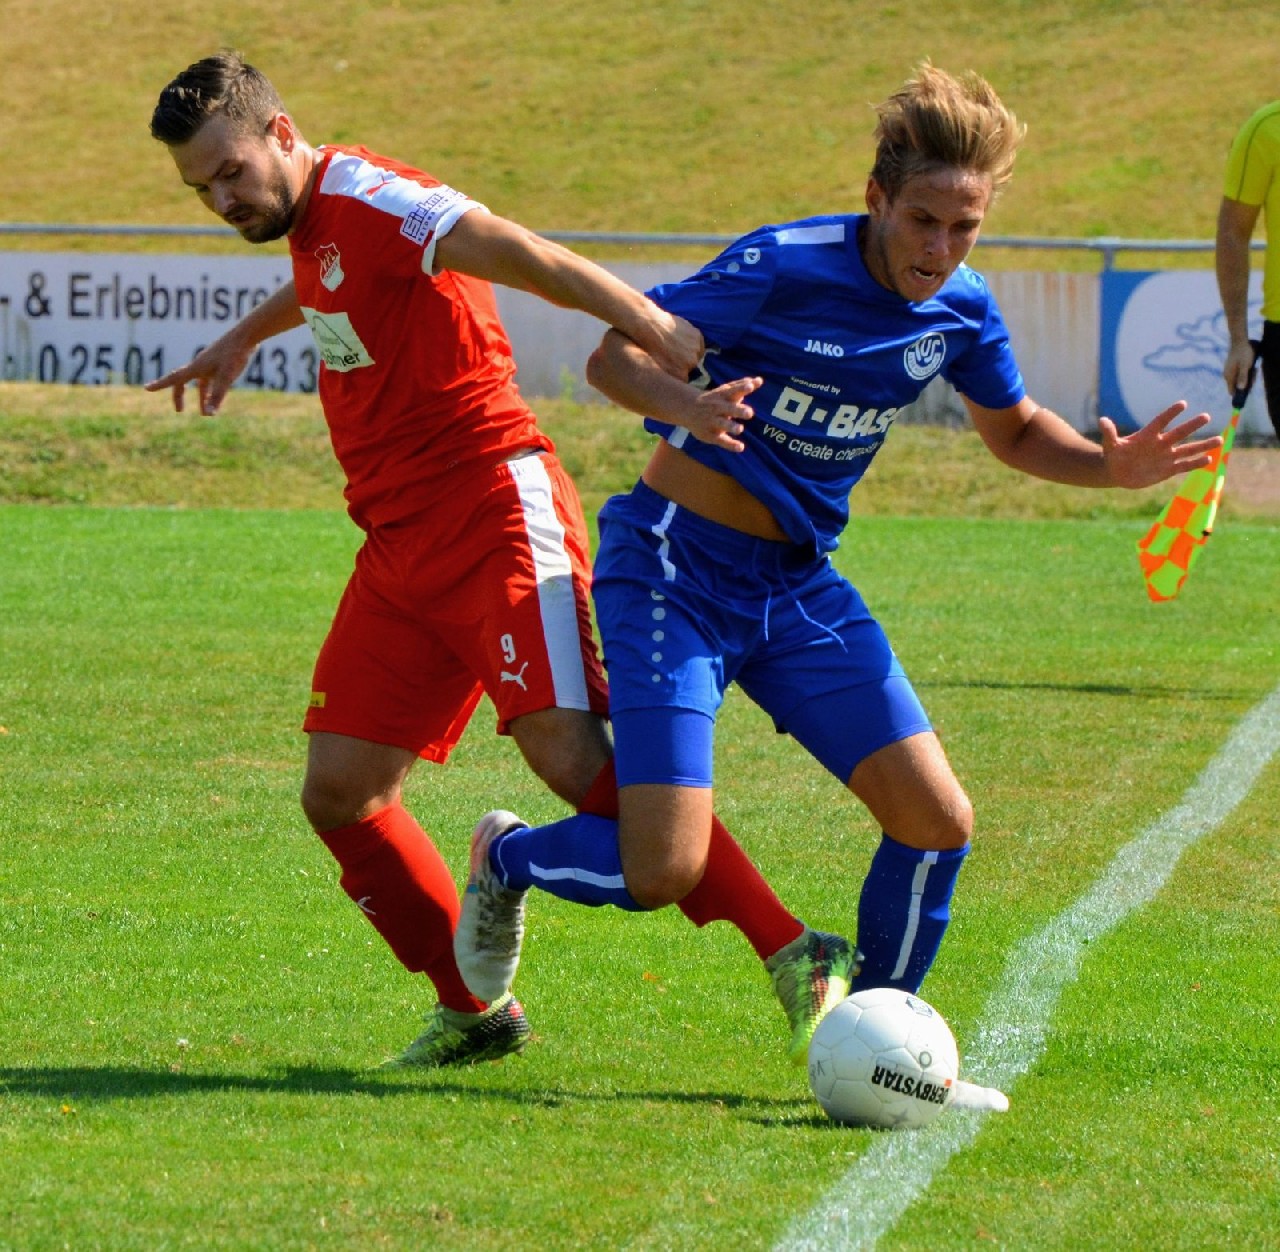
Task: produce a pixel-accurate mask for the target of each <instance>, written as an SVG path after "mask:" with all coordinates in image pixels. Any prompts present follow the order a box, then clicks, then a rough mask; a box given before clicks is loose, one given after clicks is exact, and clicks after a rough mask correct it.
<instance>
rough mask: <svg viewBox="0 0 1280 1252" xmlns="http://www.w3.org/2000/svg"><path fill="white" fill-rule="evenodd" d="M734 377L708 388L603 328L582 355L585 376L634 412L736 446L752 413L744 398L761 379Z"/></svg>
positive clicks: (727, 446) (704, 438)
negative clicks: (585, 355)
mask: <svg viewBox="0 0 1280 1252" xmlns="http://www.w3.org/2000/svg"><path fill="white" fill-rule="evenodd" d="M763 381H764V380H763V379H760V378H738V379H735V380H734V381H733V382H728V383H723V384H721V385H720V386H719V387H713V388H711V389H710V390H709V391H700V390H699V389H698V388H697V387H694V386H693V385H692V384H690V383H687V382H685V381H684V380H683V379H679V378H673V377H672V376H671V375H670V374H668V373H666V372H664V371H663V370H662V369H661V368H660V367H659V366H658V364H657V362H656V361H654V359H653V357H651V356H650V355H649V354H648V353H647V352H645V351H644V350H643V349H642V348H640V347H639V346H638V345H637V344H635V343H633V342H632V341H631V340H630V339H628V338H627V337H626V336H625V335H620V334H619V333H618V332H617V331H616V330H611V331H608V332H607V333H606V334H605V337H604V339H603V340H602V341H601V343H600V346H599V347H598V348H597V349H596V350H595V351H594V352H593V353H592V354H591V357H590V359H589V360H588V361H587V382H589V383H590V384H591V385H592V386H593V387H594V388H595V389H596V390H597V391H600V392H602V393H603V394H604V395H606V396H607V397H608V398H609V399H610V400H612V401H613V402H614V404H620V405H621V406H622V407H623V408H624V409H630V410H631V411H632V412H633V413H641V414H643V415H645V416H646V417H653V418H657V419H658V421H661V422H670V423H671V424H672V425H673V426H683V427H684V428H685V429H686V430H688V431H689V432H690V433H691V434H692V435H693V437H694V438H695V439H700V440H701V441H702V442H703V443H712V444H716V445H717V446H718V447H721V448H724V449H725V450H726V451H729V452H741V451H742V449H743V444H742V441H741V440H740V439H739V438H738V436H739V435H740V434H742V427H743V425H744V424H745V423H746V422H749V421H750V420H751V419H752V417H754V416H755V413H754V411H753V410H752V408H751V406H750V405H748V404H746V403H745V399H746V397H747V396H749V395H750V394H751V393H752V392H753V391H755V389H756V388H757V387H759V386H760V384H761V383H762V382H763Z"/></svg>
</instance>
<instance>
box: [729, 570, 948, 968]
mask: <svg viewBox="0 0 1280 1252" xmlns="http://www.w3.org/2000/svg"><path fill="white" fill-rule="evenodd" d="M789 591H790V595H789V597H787V598H785V599H784V598H782V597H779V600H778V604H777V608H776V611H775V615H774V627H773V629H772V630H771V632H770V633H771V642H770V643H769V644H768V646H766V647H764V648H762V649H761V650H760V652H759V655H758V656H756V657H754V658H753V660H752V663H751V665H750V666H749V667H746V668H744V670H743V672H742V674H741V675H740V676H739V681H740V683H741V685H742V687H743V689H744V690H745V691H746V692H747V694H748V695H750V696H751V698H752V699H753V700H755V701H756V702H757V703H758V704H760V705H761V706H762V707H763V708H764V709H765V710H766V711H767V712H769V713H770V714H771V715H772V716H773V717H774V720H775V722H776V723H777V725H778V728H779V729H780V730H784V731H786V732H788V733H789V734H791V735H792V736H793V737H794V738H795V739H796V740H797V741H798V742H800V743H801V744H802V745H803V746H804V747H805V748H807V749H808V751H809V752H810V753H811V754H812V755H813V756H815V757H816V758H817V759H818V760H819V761H820V762H821V763H822V764H823V765H824V766H826V768H827V769H828V770H829V771H830V772H831V773H832V774H834V775H835V776H836V777H837V778H838V779H839V780H840V781H841V782H842V783H843V784H845V785H846V786H847V787H849V788H850V789H851V790H852V791H853V792H854V794H855V795H857V796H858V797H859V798H860V799H861V800H862V801H863V803H865V804H866V805H867V807H868V808H869V809H870V810H871V813H872V815H873V816H874V817H875V818H876V820H877V821H878V822H879V823H880V826H881V829H882V831H883V832H885V833H884V836H883V838H882V840H881V844H880V847H879V850H878V851H877V853H876V855H875V857H874V859H873V861H872V865H871V869H870V872H869V874H868V876H867V879H866V881H865V883H864V886H863V890H862V893H861V897H860V901H859V909H858V954H859V959H860V964H861V968H860V971H859V973H858V974H857V976H856V977H855V978H854V980H853V987H854V989H855V990H857V989H860V988H863V987H869V986H895V987H900V988H902V989H904V990H917V989H918V988H919V986H920V982H921V980H922V979H923V978H924V975H925V973H926V971H927V970H928V968H929V966H930V965H931V964H932V962H933V959H934V957H935V956H936V954H937V951H938V946H939V944H940V943H941V941H942V935H943V933H944V932H945V930H946V927H947V922H948V919H949V903H950V899H951V894H952V891H953V889H954V886H955V881H956V876H957V874H958V873H959V870H960V864H961V862H962V860H963V859H964V855H965V853H966V851H967V850H968V840H969V835H970V832H971V830H972V823H973V814H972V809H971V807H970V805H969V801H968V798H967V797H966V796H965V794H964V791H963V789H962V788H961V787H960V785H959V783H958V782H957V781H956V779H955V776H954V774H952V772H951V767H950V765H949V764H948V763H947V760H946V757H945V755H944V754H943V752H942V748H941V745H940V744H939V743H938V740H937V738H936V736H935V735H934V734H933V732H932V728H931V727H930V725H929V720H928V717H927V716H926V714H925V711H924V709H923V708H922V706H921V704H920V701H919V699H918V698H917V697H916V694H915V692H914V690H913V689H912V687H911V684H910V682H909V681H908V680H907V677H906V675H905V673H904V672H903V670H902V666H901V664H900V663H899V662H898V659H897V657H896V656H894V654H893V650H892V648H890V646H889V642H888V640H887V639H886V638H885V635H884V631H883V630H882V629H881V627H880V625H879V623H878V622H877V621H876V620H875V618H874V617H872V616H871V613H870V611H869V610H868V609H867V607H866V605H865V603H864V602H863V600H862V597H861V596H860V595H859V594H858V592H857V590H856V589H855V588H854V587H853V586H852V585H851V584H850V583H849V582H848V581H847V580H846V579H844V578H843V577H842V576H841V575H839V574H838V573H837V572H836V571H835V570H834V569H832V568H831V567H830V566H829V565H828V564H827V563H826V562H818V563H815V564H814V565H813V566H812V567H811V568H809V569H807V570H804V571H801V572H798V573H796V574H795V575H794V576H793V577H792V578H791V579H790V580H789Z"/></svg>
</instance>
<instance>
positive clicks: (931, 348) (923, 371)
mask: <svg viewBox="0 0 1280 1252" xmlns="http://www.w3.org/2000/svg"><path fill="white" fill-rule="evenodd" d="M946 355H947V341H946V340H945V339H944V338H943V337H942V336H941V335H940V334H938V333H937V331H931V332H930V333H929V334H927V335H922V336H921V337H920V338H919V339H917V340H916V341H915V343H913V344H912V345H911V346H910V347H909V348H908V349H907V350H906V352H904V353H903V354H902V364H903V366H904V367H905V369H906V371H907V373H908V374H910V375H911V377H912V378H914V379H915V380H916V381H917V382H924V380H925V379H926V378H932V377H933V376H934V375H935V374H936V373H937V372H938V371H939V370H940V369H941V368H942V362H943V360H944V359H945V358H946Z"/></svg>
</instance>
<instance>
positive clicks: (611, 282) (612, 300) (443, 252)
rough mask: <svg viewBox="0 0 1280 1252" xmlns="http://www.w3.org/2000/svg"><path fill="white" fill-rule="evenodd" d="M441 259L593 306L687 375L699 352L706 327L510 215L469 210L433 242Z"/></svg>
mask: <svg viewBox="0 0 1280 1252" xmlns="http://www.w3.org/2000/svg"><path fill="white" fill-rule="evenodd" d="M436 267H437V269H447V270H457V271H458V272H459V273H462V274H470V275H472V276H473V277H475V278H484V279H487V280H488V281H489V282H493V283H501V284H502V286H504V287H514V288H516V289H517V290H520V291H528V292H532V293H533V294H534V295H537V296H541V297H542V298H543V299H544V300H549V301H550V302H551V303H552V304H558V305H561V306H563V307H564V308H570V309H580V310H582V312H584V313H590V314H591V315H592V316H593V317H598V318H599V319H600V320H601V321H602V322H604V323H605V324H606V325H608V326H612V327H614V328H615V329H616V330H620V331H621V332H622V333H623V334H624V335H626V336H627V337H628V338H629V339H632V340H634V341H635V342H636V343H638V344H639V345H640V346H641V347H642V348H644V350H645V351H646V352H648V353H650V354H651V355H652V356H653V358H654V359H655V360H656V361H657V362H658V364H659V365H660V366H661V367H662V368H663V369H664V370H666V371H667V372H668V373H669V374H671V375H672V376H673V377H676V378H681V379H683V378H687V377H688V376H689V371H690V370H691V369H693V367H694V366H695V365H696V364H697V362H698V359H699V357H701V356H702V346H703V345H702V335H701V334H699V332H698V331H697V330H695V329H694V327H692V326H690V325H689V323H688V322H686V321H685V320H684V319H683V318H677V317H672V316H671V314H670V313H667V312H665V311H664V310H662V309H660V308H658V306H657V305H656V304H654V303H653V301H652V300H649V299H648V298H647V297H645V296H643V295H641V294H640V292H638V291H636V290H635V289H634V288H632V287H629V286H628V285H627V284H626V283H624V282H623V281H622V280H621V279H620V278H618V277H616V276H615V275H613V274H610V273H609V272H608V270H605V269H601V267H600V266H598V265H596V264H595V263H594V262H592V261H588V260H587V259H586V257H582V256H579V255H578V254H577V253H576V252H571V251H570V250H569V249H568V248H563V247H561V246H560V245H559V244H558V243H553V242H552V241H551V240H549V239H543V238H542V236H541V235H537V234H534V232H533V231H531V230H527V229H525V227H523V226H520V225H517V223H515V222H511V221H508V220H507V219H506V218H502V217H495V216H494V215H492V214H490V213H479V212H475V211H472V212H470V213H466V214H464V215H463V216H462V217H460V218H459V219H458V220H457V221H456V222H455V223H454V224H453V226H452V227H451V228H450V229H449V231H448V233H447V234H446V235H445V236H444V237H443V238H442V239H440V240H439V242H438V243H437V244H436Z"/></svg>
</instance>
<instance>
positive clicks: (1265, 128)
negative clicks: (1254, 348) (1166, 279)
mask: <svg viewBox="0 0 1280 1252" xmlns="http://www.w3.org/2000/svg"><path fill="white" fill-rule="evenodd" d="M1222 194H1223V195H1224V196H1226V198H1227V199H1228V200H1238V201H1239V202H1240V203H1241V204H1256V205H1259V206H1261V208H1262V219H1263V221H1264V223H1265V224H1266V232H1267V250H1266V254H1265V259H1264V261H1263V269H1262V316H1263V318H1264V320H1266V321H1268V322H1280V100H1275V101H1273V102H1272V103H1271V104H1267V105H1263V107H1262V108H1260V109H1259V110H1258V111H1257V112H1256V113H1255V114H1254V115H1253V116H1252V117H1251V118H1250V119H1249V120H1248V121H1247V122H1245V124H1244V125H1243V126H1242V127H1241V128H1240V130H1239V132H1238V133H1237V135H1236V137H1235V140H1234V142H1233V143H1232V144H1231V154H1230V156H1228V158H1227V172H1226V177H1225V179H1224V180H1223V186H1222Z"/></svg>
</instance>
